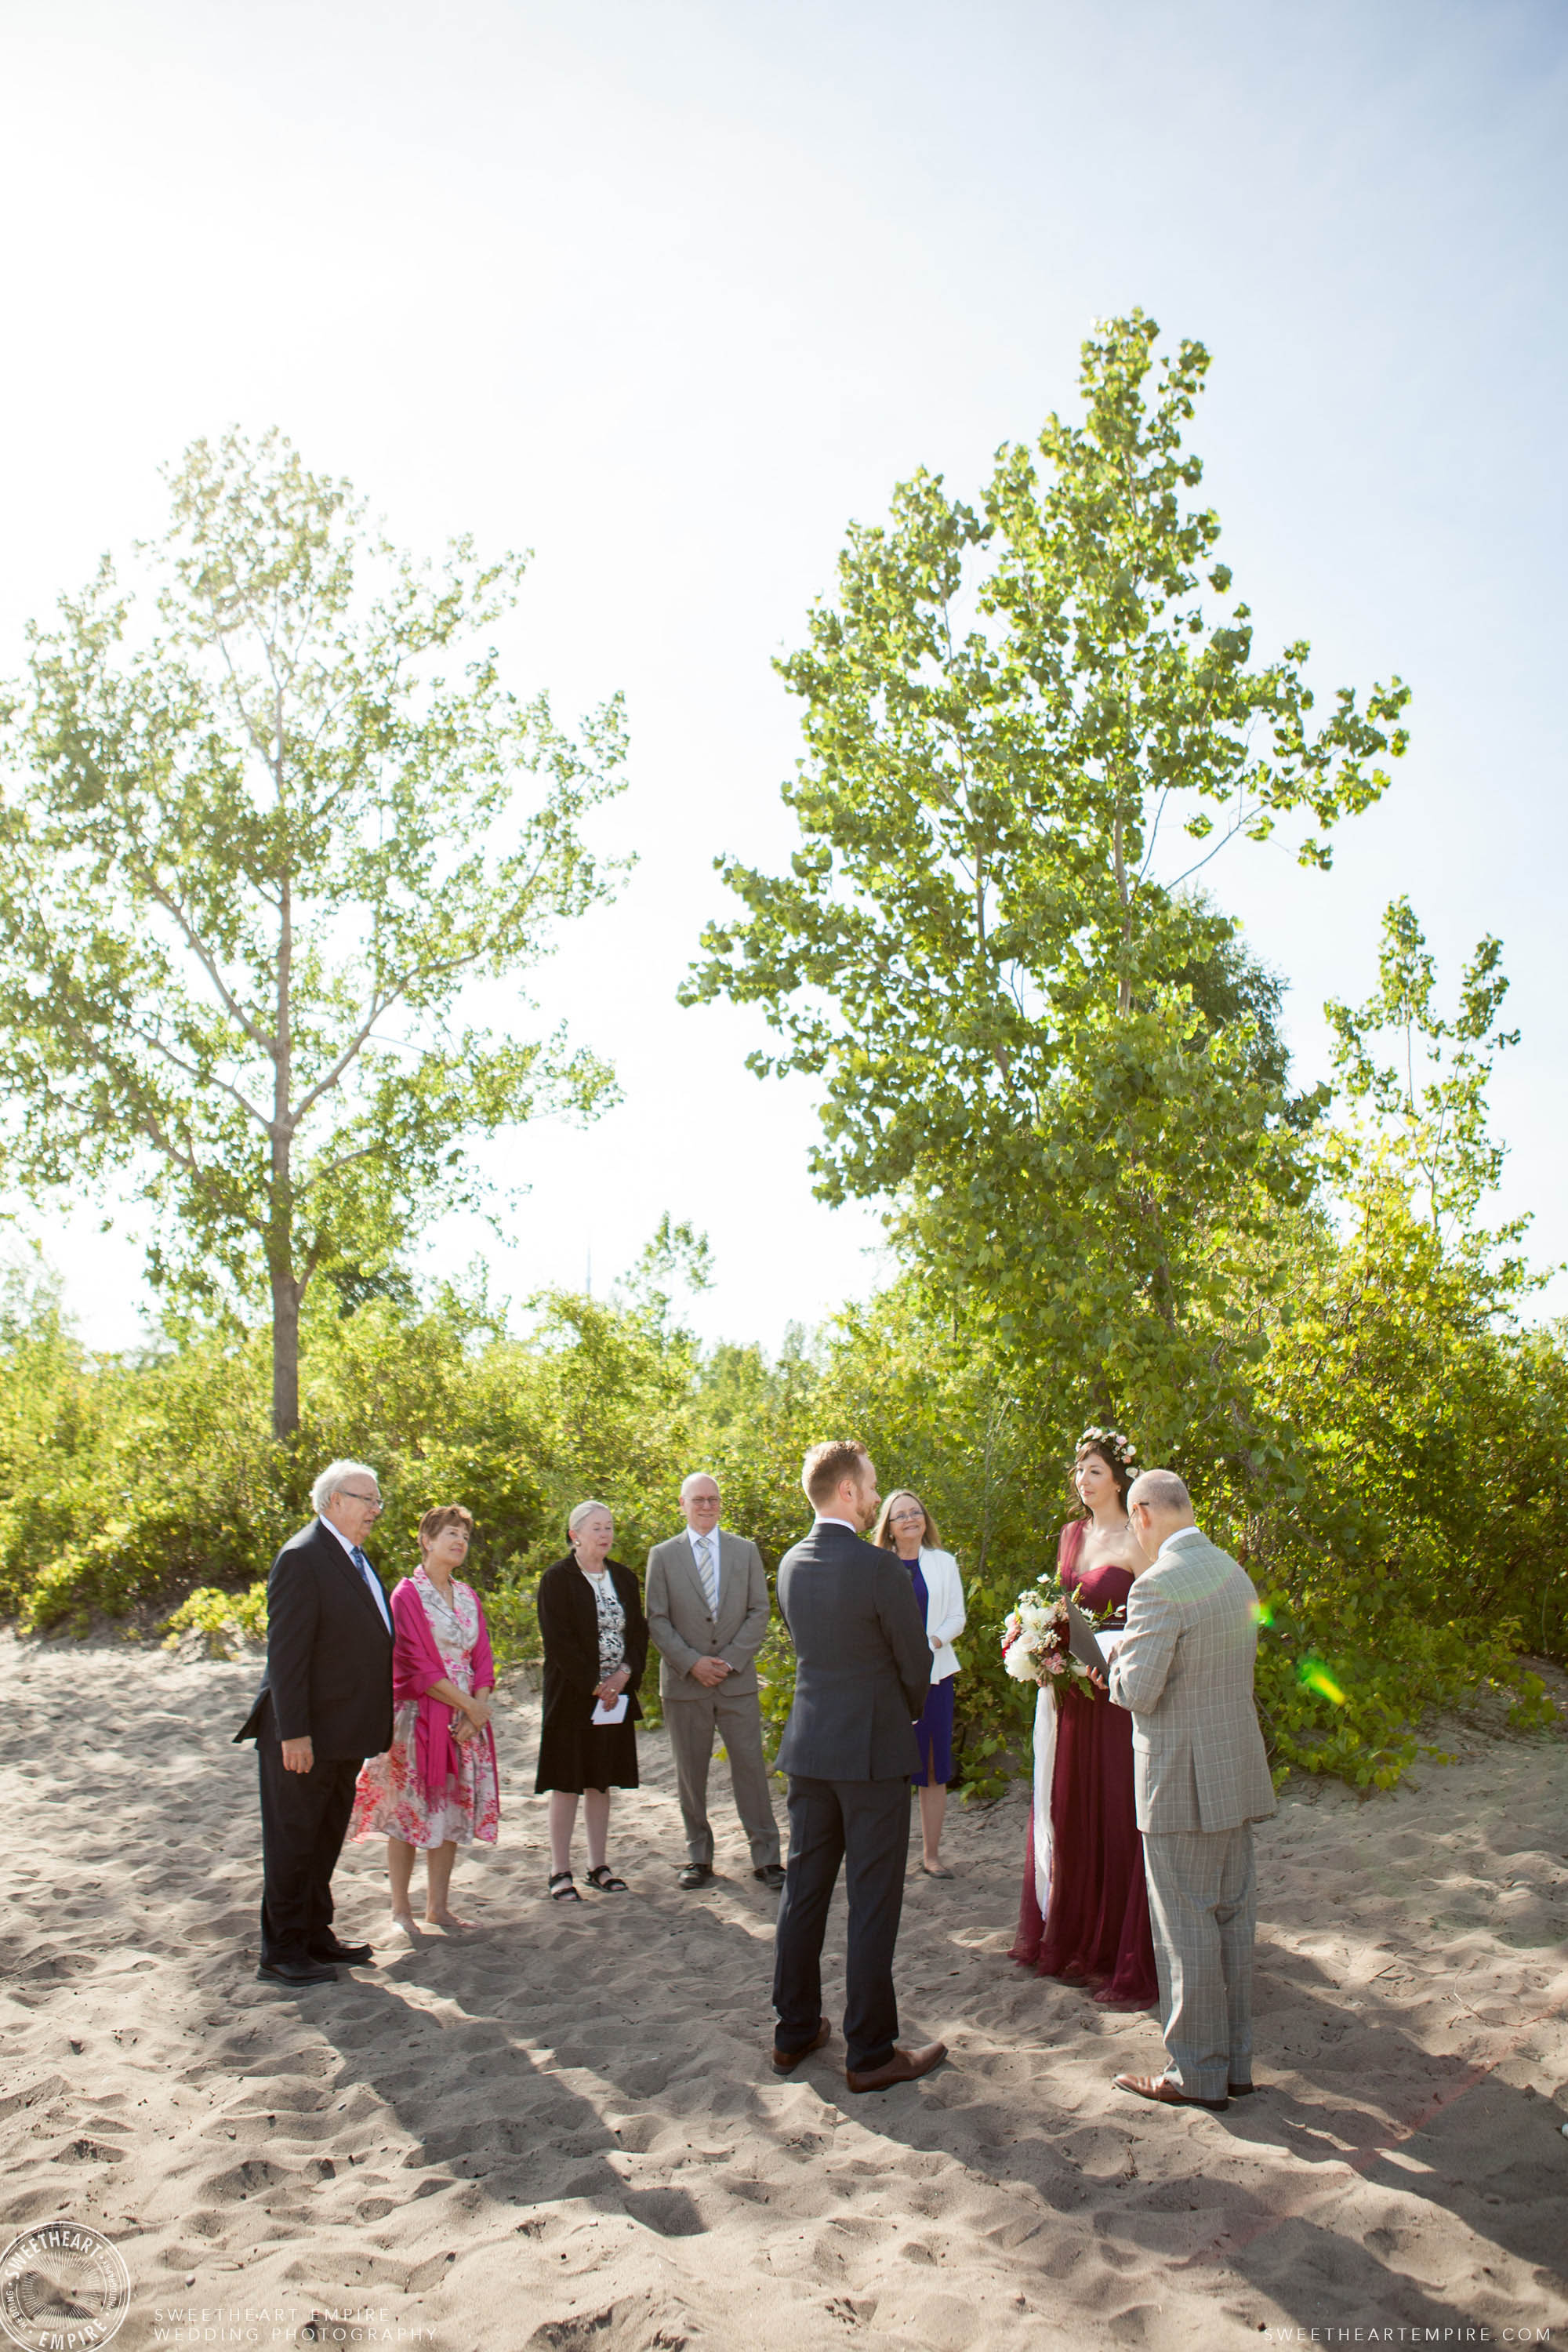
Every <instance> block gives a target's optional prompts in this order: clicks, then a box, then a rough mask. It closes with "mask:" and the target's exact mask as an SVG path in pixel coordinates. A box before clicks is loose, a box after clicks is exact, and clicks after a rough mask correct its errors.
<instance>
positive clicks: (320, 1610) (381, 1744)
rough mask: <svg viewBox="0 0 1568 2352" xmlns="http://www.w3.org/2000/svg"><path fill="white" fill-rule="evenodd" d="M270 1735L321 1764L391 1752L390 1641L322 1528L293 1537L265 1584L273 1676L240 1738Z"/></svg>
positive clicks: (315, 1524) (266, 1678)
mask: <svg viewBox="0 0 1568 2352" xmlns="http://www.w3.org/2000/svg"><path fill="white" fill-rule="evenodd" d="M269 1727H270V1728H271V1729H272V1730H273V1731H275V1732H276V1734H277V1736H278V1738H279V1739H304V1738H307V1737H308V1738H310V1744H311V1746H312V1747H313V1748H314V1749H315V1752H316V1754H317V1756H318V1757H323V1758H324V1757H350V1756H360V1757H363V1756H384V1754H385V1753H386V1750H387V1749H388V1748H390V1747H391V1745H392V1635H391V1634H390V1633H388V1631H387V1629H386V1627H385V1625H384V1624H383V1622H382V1618H381V1612H380V1610H379V1609H378V1608H377V1607H376V1605H375V1602H374V1600H373V1598H372V1597H371V1594H370V1592H369V1591H367V1590H366V1587H365V1581H364V1579H363V1576H361V1574H360V1572H359V1570H357V1569H356V1568H355V1566H354V1564H353V1560H352V1559H350V1558H349V1556H348V1554H347V1552H346V1551H345V1550H344V1549H343V1548H342V1544H341V1543H340V1542H339V1541H338V1539H337V1538H336V1536H335V1535H333V1533H332V1531H331V1528H327V1527H323V1526H322V1524H321V1520H320V1519H312V1520H311V1521H310V1526H309V1527H308V1528H300V1532H299V1534H298V1535H297V1536H290V1537H289V1540H288V1542H287V1543H286V1544H285V1545H284V1547H283V1549H282V1550H281V1551H280V1552H279V1555H278V1557H277V1559H275V1560H274V1561H273V1563H272V1573H271V1575H270V1576H269V1577H268V1580H267V1672H266V1674H265V1675H263V1676H262V1678H261V1688H260V1689H259V1690H258V1692H257V1694H256V1704H255V1706H253V1707H252V1708H251V1710H250V1713H249V1715H248V1716H247V1718H246V1720H245V1724H244V1726H243V1727H242V1728H241V1729H240V1730H238V1731H237V1732H236V1733H235V1738H236V1739H237V1740H240V1739H254V1738H258V1737H259V1736H260V1734H261V1733H262V1732H263V1731H264V1730H267V1729H268V1728H269Z"/></svg>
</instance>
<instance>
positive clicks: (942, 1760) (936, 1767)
mask: <svg viewBox="0 0 1568 2352" xmlns="http://www.w3.org/2000/svg"><path fill="white" fill-rule="evenodd" d="M904 1566H905V1567H906V1568H907V1569H908V1570H909V1571H910V1583H911V1584H912V1585H913V1586H914V1589H915V1599H916V1600H917V1601H919V1602H920V1604H921V1624H922V1625H924V1624H926V1623H927V1622H929V1620H930V1615H931V1594H930V1593H929V1592H928V1591H927V1590H926V1580H925V1578H924V1577H923V1576H922V1575H921V1564H920V1561H919V1560H918V1559H909V1560H906V1561H905V1562H904ZM952 1685H953V1677H952V1675H948V1676H947V1677H946V1679H945V1680H944V1681H942V1682H940V1683H932V1685H931V1688H930V1690H929V1691H927V1693H926V1703H925V1705H924V1706H922V1707H921V1713H920V1720H919V1722H918V1723H917V1724H916V1725H915V1738H917V1739H918V1740H919V1742H920V1750H921V1779H920V1785H921V1788H924V1787H925V1786H926V1784H927V1783H928V1782H929V1781H932V1780H934V1781H935V1782H936V1784H937V1786H938V1787H939V1788H945V1787H946V1786H947V1783H948V1782H949V1781H950V1780H952Z"/></svg>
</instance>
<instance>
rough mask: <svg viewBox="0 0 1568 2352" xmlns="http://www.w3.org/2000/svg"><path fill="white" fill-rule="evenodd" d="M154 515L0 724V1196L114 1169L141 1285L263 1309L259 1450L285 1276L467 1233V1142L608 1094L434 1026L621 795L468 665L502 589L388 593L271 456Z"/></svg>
mask: <svg viewBox="0 0 1568 2352" xmlns="http://www.w3.org/2000/svg"><path fill="white" fill-rule="evenodd" d="M171 488H172V493H173V499H172V515H171V520H170V525H169V529H168V530H167V532H166V534H165V536H164V537H163V539H161V540H160V541H157V542H155V543H154V544H153V545H152V546H151V547H148V548H143V549H142V550H139V553H140V554H141V555H142V557H143V558H144V559H145V561H146V568H147V571H148V572H149V574H150V577H151V581H152V583H153V585H154V587H155V592H156V593H155V596H154V598H153V601H152V603H151V605H149V604H147V602H145V601H143V602H142V603H141V604H138V603H137V602H136V600H135V599H134V598H133V597H132V595H130V594H127V593H121V589H120V587H119V586H118V584H117V582H116V577H115V573H114V571H113V568H112V566H111V565H110V561H109V559H108V558H107V557H106V558H105V559H104V561H103V562H102V564H101V565H100V570H99V572H98V575H97V577H96V579H95V580H94V581H93V582H92V583H91V584H90V586H89V588H88V589H87V590H86V591H85V592H84V593H82V594H81V595H79V596H77V597H68V598H63V599H62V600H61V604H60V608H59V617H58V623H57V624H56V625H54V626H52V627H49V628H37V627H35V628H33V629H32V630H30V632H29V636H30V645H31V650H30V658H29V663H28V670H27V675H26V678H25V680H24V681H23V682H22V683H21V684H20V685H18V687H17V688H16V689H15V690H14V691H13V693H12V694H11V696H10V697H9V698H8V708H7V710H6V718H7V722H8V725H7V734H8V738H9V743H8V750H9V753H10V758H9V762H8V764H9V778H8V783H7V789H6V793H5V801H4V804H3V807H0V1096H4V1097H5V1099H6V1101H7V1102H8V1104H9V1106H10V1108H11V1111H12V1114H13V1117H12V1120H11V1123H10V1130H9V1133H8V1135H7V1138H6V1148H7V1152H8V1160H9V1172H10V1174H11V1176H12V1179H13V1181H16V1182H18V1183H20V1184H21V1185H23V1186H24V1187H26V1189H27V1190H29V1191H30V1192H34V1193H35V1194H39V1195H45V1194H47V1193H48V1192H51V1191H53V1190H56V1189H58V1188H64V1189H68V1190H72V1191H75V1190H78V1189H79V1188H80V1187H82V1186H83V1185H84V1184H85V1185H89V1186H90V1185H92V1184H94V1183H97V1182H99V1181H101V1180H103V1179H105V1178H107V1177H110V1175H111V1174H113V1173H120V1174H121V1175H123V1176H125V1177H127V1178H128V1179H129V1181H131V1182H132V1185H133V1187H134V1188H135V1190H136V1191H137V1192H139V1193H140V1196H141V1197H142V1199H143V1200H144V1201H146V1202H149V1203H151V1204H152V1206H153V1210H154V1213H155V1218H156V1222H155V1225H154V1239H153V1244H152V1247H151V1250H150V1254H149V1267H150V1272H151V1273H152V1275H153V1278H154V1279H155V1280H156V1281H158V1282H159V1283H161V1284H163V1285H165V1286H169V1287H171V1288H172V1289H173V1290H174V1292H175V1293H176V1294H181V1295H184V1296H186V1297H195V1298H198V1299H202V1298H205V1299H207V1300H211V1299H212V1298H214V1297H216V1296H219V1295H221V1294H223V1293H224V1292H226V1291H229V1292H230V1293H231V1294H232V1292H233V1291H237V1292H238V1293H240V1294H242V1295H248V1296H255V1295H265V1296H266V1297H268V1299H269V1302H270V1308H271V1318H272V1332H273V1394H272V1405H273V1423H274V1428H275V1430H276V1432H277V1433H278V1435H279V1436H280V1437H281V1436H287V1435H289V1433H291V1432H292V1431H293V1430H294V1428H295V1427H296V1425H297V1422H298V1412H299V1369H298V1367H299V1330H300V1303H301V1301H302V1299H303V1298H304V1296H305V1293H306V1290H307V1287H308V1286H309V1285H310V1281H311V1280H312V1278H313V1276H316V1275H317V1274H319V1273H330V1272H334V1271H338V1272H341V1271H343V1270H345V1269H346V1270H348V1271H350V1272H351V1273H353V1275H354V1276H364V1275H366V1274H374V1272H375V1271H376V1270H377V1269H378V1268H384V1267H385V1266H386V1265H388V1264H389V1263H390V1262H391V1261H392V1260H393V1259H394V1258H395V1256H396V1255H397V1253H398V1252H399V1251H400V1250H401V1249H402V1248H404V1247H405V1244H407V1242H408V1241H409V1239H410V1237H411V1236H412V1234H414V1233H415V1232H416V1229H417V1228H418V1227H419V1225H420V1223H422V1222H423V1221H424V1220H426V1218H428V1217H430V1216H431V1215H433V1214H435V1213H438V1212H440V1211H442V1210H446V1209H449V1208H452V1207H455V1206H458V1205H472V1204H475V1203H476V1202H478V1201H479V1198H480V1197H481V1195H482V1193H483V1192H484V1190H485V1187H484V1186H483V1184H482V1183H481V1182H480V1181H479V1177H478V1174H477V1171H476V1170H475V1167H474V1165H473V1163H472V1162H471V1161H470V1160H469V1159H468V1154H467V1151H466V1150H465V1145H466V1143H467V1142H468V1139H471V1138H473V1137H475V1136H479V1135H485V1134H494V1133H496V1132H497V1131H498V1130H500V1129H505V1128H508V1127H510V1126H511V1125H513V1124H514V1123H515V1122H517V1121H519V1120H523V1119H526V1118H529V1117H531V1115H533V1114H534V1113H536V1112H537V1111H539V1110H540V1109H541V1108H544V1107H545V1106H553V1107H561V1108H570V1109H573V1110H574V1111H576V1112H578V1113H580V1114H583V1115H589V1114H591V1113H592V1112H593V1111H594V1109H595V1107H596V1106H598V1105H600V1104H602V1103H603V1102H604V1101H605V1097H606V1096H607V1095H608V1094H609V1092H610V1091H611V1089H612V1087H613V1080H612V1077H611V1074H610V1072H609V1070H608V1069H607V1068H606V1067H605V1065H604V1064H603V1063H602V1062H600V1061H599V1060H597V1059H596V1058H595V1056H594V1055H592V1054H590V1053H586V1052H584V1051H576V1052H573V1051H569V1050H568V1049H567V1047H566V1045H565V1044H564V1042H563V1038H562V1037H561V1036H560V1035H559V1034H556V1035H553V1036H550V1037H547V1038H541V1037H537V1036H535V1037H532V1038H526V1039H520V1038H518V1037H516V1036H513V1035H510V1034H505V1032H504V1030H502V1031H499V1032H498V1031H491V1030H487V1029H485V1028H483V1027H480V1026H475V1025H471V1024H468V1022H466V1021H465V1019H464V1017H463V1005H462V1002H461V1000H462V994H463V991H464V988H465V985H466V984H467V983H468V982H470V981H471V980H472V979H474V978H476V977H478V976H481V975H489V976H490V977H492V978H497V979H499V978H503V977H508V976H510V975H512V974H515V973H517V972H519V971H521V970H523V969H524V968H525V967H526V966H528V965H529V964H531V962H533V961H535V960H536V959H537V958H538V957H539V956H540V955H542V953H544V952H545V951H546V950H547V949H548V946H549V942H550V938H551V933H552V927H553V924H554V921H555V920H556V919H565V918H571V917H574V916H576V915H580V914H582V913H583V912H584V909H586V908H588V907H590V906H592V905H593V904H594V903H595V901H596V900H598V899H601V898H605V896H606V895H607V894H608V893H609V892H610V890H611V889H612V888H613V887H614V882H615V878H616V868H615V867H613V866H605V864H604V863H602V862H600V861H598V860H596V859H595V856H593V855H592V854H591V852H590V850H589V849H588V847H587V846H586V845H585V844H584V838H583V834H582V824H583V820H584V817H585V815H586V814H587V813H588V812H589V811H590V810H591V809H592V808H594V806H595V804H596V803H599V802H601V801H603V800H604V799H605V797H606V796H607V795H609V794H611V793H615V792H616V791H618V790H620V789H621V785H620V781H619V774H618V772H619V768H620V764H621V761H622V760H623V758H624V753H625V740H624V737H625V727H624V713H623V709H622V705H621V700H620V698H619V697H618V696H616V697H614V698H611V699H610V700H609V701H608V702H606V703H605V705H604V706H603V707H602V708H601V709H598V710H597V711H595V713H594V714H592V716H591V717H590V718H589V719H586V720H585V721H584V724H583V727H582V729H581V730H580V733H579V735H578V737H577V738H576V739H575V740H574V739H573V738H572V737H571V736H569V735H568V734H566V733H565V732H563V730H561V729H560V728H559V727H558V726H557V725H556V724H555V722H554V720H553V719H552V716H551V711H550V705H549V701H548V699H547V698H545V697H544V696H542V695H541V696H539V697H538V698H535V699H533V700H531V701H528V702H522V701H520V700H519V699H518V698H516V697H515V696H514V695H513V694H512V693H511V692H510V689H509V688H507V687H506V686H505V685H504V684H503V683H502V680H501V676H500V666H499V661H498V657H497V656H496V654H495V652H494V651H493V649H491V648H489V646H486V645H485V644H484V643H483V641H482V640H483V633H484V632H486V631H488V630H489V628H491V627H492V625H494V624H495V623H496V622H497V621H498V620H499V619H500V616H501V615H502V614H504V613H505V612H506V611H507V610H508V609H509V608H510V606H511V604H513V603H514V602H515V599H516V594H517V590H518V586H519V583H520V581H521V576H522V571H523V563H522V560H521V559H520V558H518V557H516V556H512V555H503V556H501V557H500V558H498V559H497V560H495V561H494V562H479V560H478V558H477V557H476V555H475V552H474V550H473V546H472V543H471V542H470V541H468V540H467V539H460V540H457V541H453V542H452V544H451V545H450V547H449V548H448V550H447V554H446V557H445V559H444V561H443V562H441V563H440V564H439V565H438V566H437V567H431V566H429V565H422V564H419V563H417V562H415V561H414V559H413V558H412V557H410V556H409V555H407V554H406V553H403V552H400V551H397V550H395V549H394V548H393V547H391V546H389V545H388V544H387V543H386V542H385V541H384V540H382V539H381V538H380V537H379V536H377V535H375V534H373V533H372V532H370V531H369V530H367V529H366V526H365V521H364V514H363V508H362V507H360V506H359V505H357V504H356V503H355V502H354V500H353V496H352V493H351V489H350V486H349V485H348V484H347V483H345V482H342V481H334V480H331V479H330V478H325V477H322V476H319V475H314V474H310V473H309V472H307V471H306V469H305V467H303V466H302V464H301V463H300V458H299V456H298V454H297V453H296V451H295V450H294V448H293V447H292V446H291V445H290V444H289V442H288V441H287V440H286V439H285V438H283V437H282V436H279V434H277V433H276V432H272V433H268V435H266V436H264V437H263V438H262V439H261V440H259V441H258V442H256V443H254V444H253V443H251V442H249V441H247V439H246V438H245V437H244V436H241V435H240V434H238V433H237V432H234V433H230V434H228V435H227V436H226V437H225V438H224V440H223V442H222V444H221V445H220V446H218V447H217V448H216V449H214V448H212V447H211V446H209V445H208V444H207V443H206V442H205V441H198V442H196V443H195V445H194V446H192V447H191V448H190V449H189V450H188V451H187V452H186V454H185V457H184V462H183V463H182V465H181V466H180V467H179V468H178V470H177V471H176V472H175V473H174V476H173V478H172V481H171ZM476 637H478V638H479V640H480V642H479V644H478V645H477V646H474V647H473V649H472V650H471V651H470V652H469V654H468V658H467V660H466V663H465V666H464V667H463V668H462V670H461V672H460V674H459V675H458V676H456V677H453V676H451V675H449V674H448V672H447V662H448V659H449V657H450V656H452V655H453V654H454V652H455V651H456V650H457V649H458V648H459V647H460V646H462V645H463V643H464V641H465V640H468V641H472V640H474V639H475V638H476ZM525 774H526V775H531V776H532V777H533V778H534V779H535V783H536V789H535V790H534V792H533V793H532V794H531V799H530V803H529V805H528V806H527V807H526V808H525V809H524V810H522V811H521V813H520V812H519V811H518V810H517V809H516V807H515V806H514V797H513V796H514V791H515V788H516V785H517V782H518V780H519V778H520V777H521V776H522V775H525ZM520 1001H521V1002H523V1003H526V1000H520Z"/></svg>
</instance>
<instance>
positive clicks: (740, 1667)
mask: <svg viewBox="0 0 1568 2352" xmlns="http://www.w3.org/2000/svg"><path fill="white" fill-rule="evenodd" d="M771 1614H772V1605H771V1603H770V1602H769V1600H768V1576H767V1570H766V1569H765V1568H764V1567H763V1555H762V1553H761V1552H760V1551H759V1550H758V1549H757V1547H756V1545H755V1544H754V1543H748V1542H747V1540H746V1538H745V1537H744V1536H732V1535H731V1533H730V1532H729V1530H728V1528H721V1529H720V1532H719V1607H718V1610H717V1612H715V1613H714V1614H712V1615H710V1613H709V1609H708V1595H707V1593H706V1592H705V1591H703V1589H702V1579H701V1578H700V1576H699V1575H698V1573H697V1562H696V1560H695V1559H693V1558H692V1556H691V1538H690V1537H689V1535H688V1534H687V1533H686V1531H685V1529H684V1528H683V1529H682V1530H681V1532H680V1534H679V1535H678V1536H671V1537H670V1538H668V1541H667V1542H665V1543H658V1544H655V1546H654V1548H653V1549H652V1550H651V1551H650V1552H649V1554H648V1556H647V1630H648V1633H649V1635H650V1637H651V1639H652V1642H653V1645H654V1648H655V1649H656V1650H657V1651H658V1661H659V1663H658V1695H659V1697H660V1699H661V1700H663V1702H664V1703H665V1705H666V1706H668V1705H669V1704H670V1703H671V1702H672V1701H673V1702H675V1703H676V1704H677V1705H679V1702H680V1701H681V1700H682V1699H688V1698H689V1699H699V1698H704V1697H706V1696H708V1694H707V1693H706V1692H705V1691H704V1689H703V1686H702V1685H701V1684H700V1683H696V1682H693V1681H692V1679H691V1669H692V1667H693V1666H694V1665H695V1664H697V1661H698V1659H699V1658H722V1659H723V1661H724V1664H726V1665H727V1666H729V1667H730V1668H731V1673H730V1675H729V1676H728V1677H727V1679H726V1680H725V1681H723V1682H721V1683H720V1684H719V1685H717V1688H719V1689H720V1690H721V1691H722V1692H723V1693H724V1694H725V1696H726V1697H728V1698H745V1697H748V1696H751V1695H752V1693H754V1692H755V1690H756V1687H757V1652H758V1651H759V1650H760V1649H761V1648H762V1646H763V1640H764V1638H765V1637H766V1634H767V1630H768V1619H769V1617H770V1615H771Z"/></svg>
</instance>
